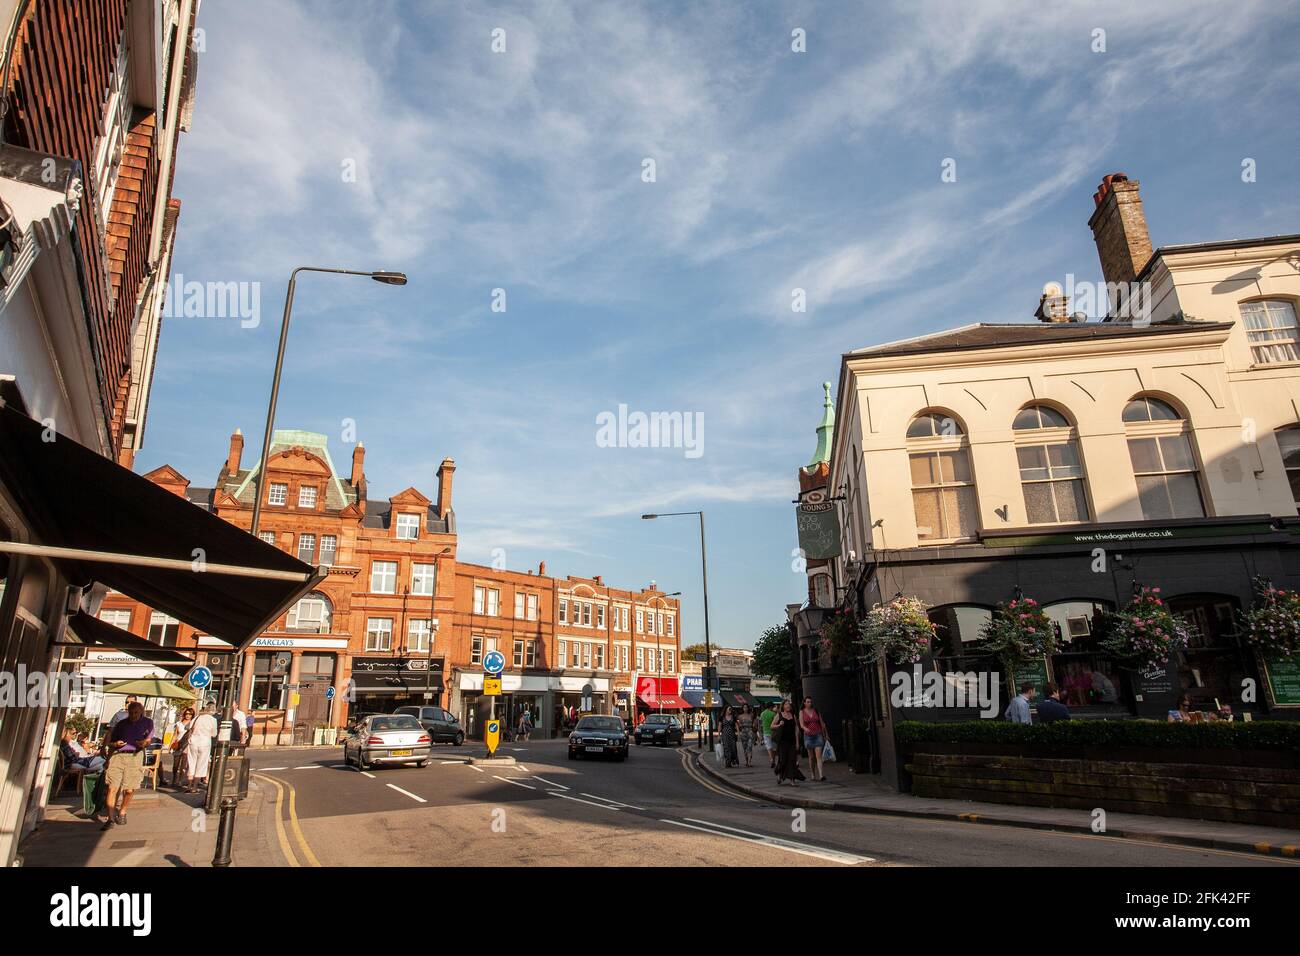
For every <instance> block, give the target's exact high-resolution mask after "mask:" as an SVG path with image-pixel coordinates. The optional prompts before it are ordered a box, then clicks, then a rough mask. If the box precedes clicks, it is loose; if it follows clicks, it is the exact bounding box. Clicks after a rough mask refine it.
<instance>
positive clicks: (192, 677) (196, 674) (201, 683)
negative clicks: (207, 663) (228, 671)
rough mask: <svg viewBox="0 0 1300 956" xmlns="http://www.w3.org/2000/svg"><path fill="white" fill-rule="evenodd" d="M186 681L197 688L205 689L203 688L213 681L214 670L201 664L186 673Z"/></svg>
mask: <svg viewBox="0 0 1300 956" xmlns="http://www.w3.org/2000/svg"><path fill="white" fill-rule="evenodd" d="M185 683H187V684H189V685H190V686H191V687H193V688H194V689H195V690H203V688H205V687H207V686H208V685H209V684H211V683H212V671H210V670H208V669H207V668H206V667H204V666H203V665H202V664H200V665H199V666H198V667H196V668H194V669H193V670H191V671H190V672H189V673H188V674H186V675H185Z"/></svg>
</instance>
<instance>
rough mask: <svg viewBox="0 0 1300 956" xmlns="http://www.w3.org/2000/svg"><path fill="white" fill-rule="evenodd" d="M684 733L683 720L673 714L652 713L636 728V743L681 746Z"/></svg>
mask: <svg viewBox="0 0 1300 956" xmlns="http://www.w3.org/2000/svg"><path fill="white" fill-rule="evenodd" d="M683 733H684V731H683V730H682V724H681V721H679V720H678V719H677V718H676V717H674V716H672V715H671V714H650V715H649V716H648V717H646V719H645V720H643V721H641V726H639V727H637V729H636V734H635V737H636V745H637V746H638V747H640V746H641V745H642V744H643V743H646V744H659V745H660V746H663V747H676V746H681V743H682V734H683Z"/></svg>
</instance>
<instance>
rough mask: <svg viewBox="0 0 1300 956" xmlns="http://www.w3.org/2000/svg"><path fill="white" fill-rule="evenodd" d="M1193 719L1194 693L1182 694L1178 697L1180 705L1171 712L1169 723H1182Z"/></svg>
mask: <svg viewBox="0 0 1300 956" xmlns="http://www.w3.org/2000/svg"><path fill="white" fill-rule="evenodd" d="M1191 719H1192V695H1191V694H1182V695H1181V696H1180V697H1179V698H1178V705H1177V706H1176V707H1175V708H1174V709H1173V710H1171V711H1170V712H1169V723H1171V724H1181V723H1183V722H1184V721H1189V720H1191Z"/></svg>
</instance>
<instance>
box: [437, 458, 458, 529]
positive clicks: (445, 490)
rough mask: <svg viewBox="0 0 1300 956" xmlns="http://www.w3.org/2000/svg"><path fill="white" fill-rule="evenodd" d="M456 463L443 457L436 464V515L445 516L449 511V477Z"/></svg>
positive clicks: (454, 469) (453, 472) (453, 471)
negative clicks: (439, 462)
mask: <svg viewBox="0 0 1300 956" xmlns="http://www.w3.org/2000/svg"><path fill="white" fill-rule="evenodd" d="M455 471H456V463H455V462H454V461H452V460H451V459H450V458H444V459H443V460H442V464H441V465H439V466H438V517H439V518H446V517H447V513H448V512H450V511H451V477H452V475H453V474H455Z"/></svg>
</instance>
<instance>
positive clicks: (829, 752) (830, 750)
mask: <svg viewBox="0 0 1300 956" xmlns="http://www.w3.org/2000/svg"><path fill="white" fill-rule="evenodd" d="M822 760H824V761H826V762H827V763H834V762H835V748H834V747H832V746H831V742H830V741H829V740H828V741H826V746H825V747H823V748H822Z"/></svg>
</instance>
